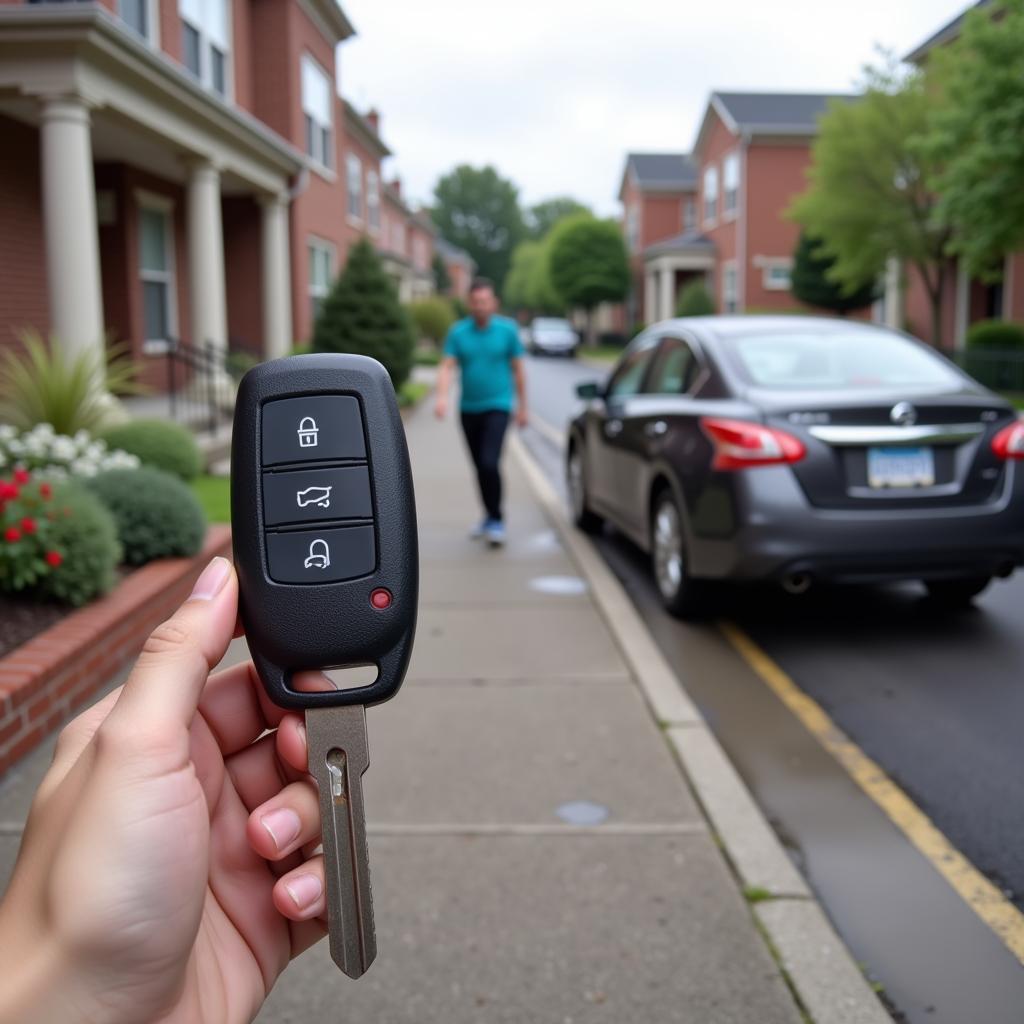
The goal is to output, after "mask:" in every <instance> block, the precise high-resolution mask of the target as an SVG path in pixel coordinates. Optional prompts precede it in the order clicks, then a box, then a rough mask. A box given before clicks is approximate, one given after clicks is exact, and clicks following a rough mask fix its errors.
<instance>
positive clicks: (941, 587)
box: [925, 576, 992, 608]
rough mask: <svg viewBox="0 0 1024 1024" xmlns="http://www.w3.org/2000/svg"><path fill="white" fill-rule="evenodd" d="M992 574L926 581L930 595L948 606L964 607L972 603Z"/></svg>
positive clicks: (937, 602)
mask: <svg viewBox="0 0 1024 1024" xmlns="http://www.w3.org/2000/svg"><path fill="white" fill-rule="evenodd" d="M991 582H992V577H991V576H971V577H969V578H968V579H965V580H931V581H927V582H925V586H926V587H927V588H928V596H929V597H930V598H931V600H933V601H934V602H936V604H942V605H945V606H946V607H947V608H962V607H964V606H965V605H968V604H970V603H971V601H972V600H973V599H974V598H976V597H977V596H978V595H979V594H980V593H981V592H982V591H983V590H984V589H985V588H986V587H987V586H988V585H989V584H990V583H991Z"/></svg>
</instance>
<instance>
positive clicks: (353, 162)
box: [345, 153, 363, 220]
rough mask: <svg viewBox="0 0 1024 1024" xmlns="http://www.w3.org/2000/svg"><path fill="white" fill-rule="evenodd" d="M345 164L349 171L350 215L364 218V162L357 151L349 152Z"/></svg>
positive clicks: (358, 218) (357, 218) (354, 217)
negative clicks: (356, 153) (357, 154)
mask: <svg viewBox="0 0 1024 1024" xmlns="http://www.w3.org/2000/svg"><path fill="white" fill-rule="evenodd" d="M345 166H346V170H347V173H348V178H347V181H348V215H349V216H350V217H352V218H353V219H355V220H362V219H363V164H362V161H361V160H360V159H359V157H357V156H356V155H355V153H349V155H348V159H347V160H346V164H345Z"/></svg>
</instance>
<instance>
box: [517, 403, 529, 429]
mask: <svg viewBox="0 0 1024 1024" xmlns="http://www.w3.org/2000/svg"><path fill="white" fill-rule="evenodd" d="M529 423H530V417H529V415H528V414H527V412H526V409H525V407H524V406H519V408H518V409H516V426H517V427H519V428H520V430H521V429H522V428H523V427H526V426H529Z"/></svg>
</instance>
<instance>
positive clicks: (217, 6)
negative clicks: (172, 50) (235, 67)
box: [140, 0, 231, 96]
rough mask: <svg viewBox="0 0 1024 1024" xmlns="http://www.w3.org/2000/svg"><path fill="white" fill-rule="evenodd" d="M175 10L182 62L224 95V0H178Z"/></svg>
mask: <svg viewBox="0 0 1024 1024" xmlns="http://www.w3.org/2000/svg"><path fill="white" fill-rule="evenodd" d="M140 2H142V3H145V2H146V0H140ZM178 11H179V13H180V14H181V60H182V63H183V64H184V65H185V67H187V68H188V69H189V71H191V72H192V74H193V75H195V76H196V78H198V79H199V81H200V82H202V83H203V85H205V86H206V87H207V88H208V89H212V90H213V91H214V92H216V93H218V94H219V95H221V96H227V95H228V80H229V73H228V60H229V54H230V52H231V43H230V32H229V30H228V0H178Z"/></svg>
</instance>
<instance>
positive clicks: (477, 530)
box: [469, 519, 491, 540]
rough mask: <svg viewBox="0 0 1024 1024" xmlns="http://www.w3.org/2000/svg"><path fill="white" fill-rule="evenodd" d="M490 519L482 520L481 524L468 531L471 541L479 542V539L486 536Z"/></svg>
mask: <svg viewBox="0 0 1024 1024" xmlns="http://www.w3.org/2000/svg"><path fill="white" fill-rule="evenodd" d="M490 522H491V521H490V519H484V520H483V521H482V522H480V523H477V525H476V526H474V527H473V529H472V530H470V531H469V536H470V539H471V540H480V539H481V537H484V536H486V534H487V527H488V526H489V525H490Z"/></svg>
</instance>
